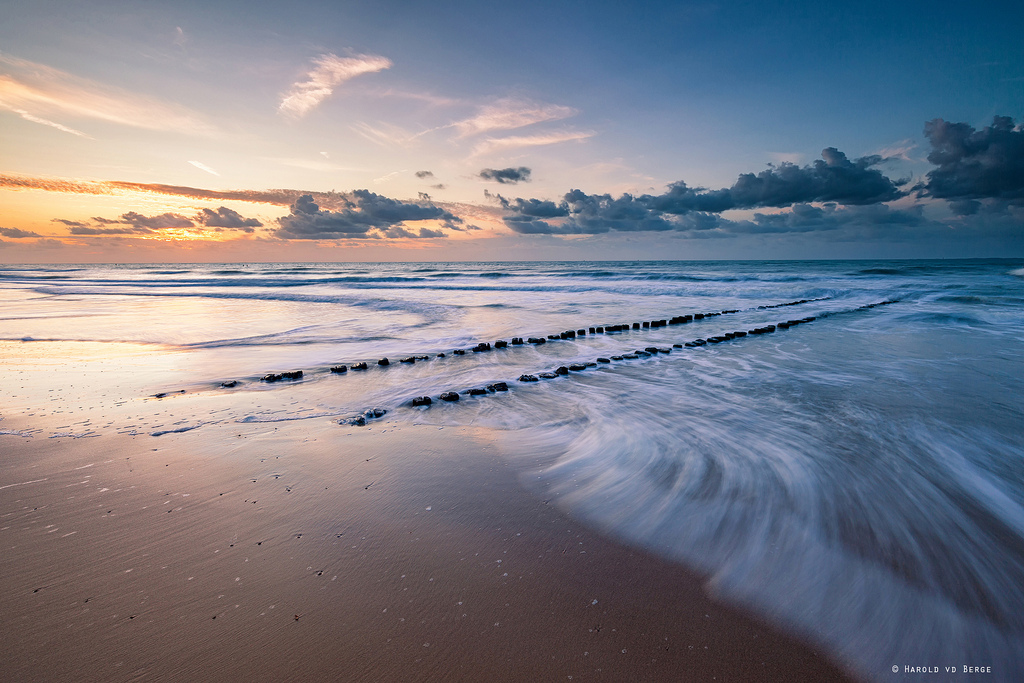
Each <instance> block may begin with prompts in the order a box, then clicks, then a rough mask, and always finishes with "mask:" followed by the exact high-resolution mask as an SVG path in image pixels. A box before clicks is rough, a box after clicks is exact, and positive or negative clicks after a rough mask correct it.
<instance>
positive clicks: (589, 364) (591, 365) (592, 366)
mask: <svg viewBox="0 0 1024 683" xmlns="http://www.w3.org/2000/svg"><path fill="white" fill-rule="evenodd" d="M583 364H584V365H586V366H587V367H588V368H596V367H597V363H595V362H594V361H592V360H588V361H586V362H584V363H583Z"/></svg>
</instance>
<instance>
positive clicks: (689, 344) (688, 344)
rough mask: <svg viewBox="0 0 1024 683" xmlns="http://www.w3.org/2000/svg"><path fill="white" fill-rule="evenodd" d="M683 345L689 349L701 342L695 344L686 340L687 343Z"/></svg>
mask: <svg viewBox="0 0 1024 683" xmlns="http://www.w3.org/2000/svg"><path fill="white" fill-rule="evenodd" d="M683 346H685V347H686V348H688V349H692V348H694V347H697V346H700V344H695V343H694V342H686V343H685V344H683Z"/></svg>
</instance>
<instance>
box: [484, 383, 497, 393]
mask: <svg viewBox="0 0 1024 683" xmlns="http://www.w3.org/2000/svg"><path fill="white" fill-rule="evenodd" d="M484 388H485V389H487V391H489V392H491V393H492V394H493V393H494V392H496V391H497V389H495V388H494V385H493V384H488V385H487V386H486V387H484Z"/></svg>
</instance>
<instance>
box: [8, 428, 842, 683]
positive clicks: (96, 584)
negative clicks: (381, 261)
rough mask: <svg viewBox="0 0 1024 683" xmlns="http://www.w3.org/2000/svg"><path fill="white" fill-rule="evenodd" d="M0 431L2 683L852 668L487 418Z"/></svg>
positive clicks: (509, 677) (716, 675)
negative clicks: (623, 524) (580, 491)
mask: <svg viewBox="0 0 1024 683" xmlns="http://www.w3.org/2000/svg"><path fill="white" fill-rule="evenodd" d="M4 426H5V428H7V429H8V430H11V431H15V429H14V428H16V427H17V425H15V424H13V421H11V420H7V421H5V424H4ZM0 439H3V441H2V447H3V448H2V453H3V456H2V460H0V544H2V553H0V577H2V582H3V590H2V592H0V620H2V623H3V624H4V631H5V635H4V638H3V645H2V646H0V678H2V679H3V680H9V681H134V680H238V681H243V680H244V681H254V680H267V681H269V680H339V681H340V680H344V681H428V680H446V681H451V680H465V681H471V680H472V681H481V680H487V681H524V680H545V681H548V680H550V681H554V680H604V681H624V680H650V681H668V680H672V681H691V680H692V681H713V680H718V681H822V680H842V679H843V674H842V673H841V672H840V670H839V669H837V668H836V667H835V666H834V665H833V664H832V663H830V662H829V661H827V660H826V659H825V658H824V657H823V656H822V655H820V654H818V653H816V652H814V651H812V650H811V649H810V648H808V647H806V646H803V645H801V644H799V643H797V642H795V641H793V640H791V639H790V638H788V637H786V636H784V635H782V634H780V633H778V632H776V631H773V630H771V629H769V628H767V627H765V626H763V625H761V624H760V623H758V622H757V621H755V620H753V619H751V618H750V617H748V616H746V615H744V614H741V613H739V612H737V611H735V610H734V609H732V608H729V607H726V606H723V605H721V604H716V603H715V602H713V601H712V600H710V599H709V598H708V597H707V596H706V594H705V592H704V590H703V588H702V581H701V578H700V577H698V576H695V575H693V574H691V573H690V572H688V571H686V570H685V569H683V568H681V567H679V566H675V565H671V564H668V563H666V562H664V561H662V560H659V559H657V558H654V557H652V556H649V555H646V554H644V553H642V552H638V551H636V550H632V549H628V548H626V547H624V546H621V545H619V544H617V543H615V542H613V541H610V540H608V539H605V538H603V537H601V536H600V535H598V534H596V533H594V532H592V531H589V530H587V529H586V528H584V527H583V526H581V525H580V524H579V523H577V522H574V521H571V520H570V519H568V518H567V517H566V516H564V515H563V514H562V513H561V512H560V511H559V510H558V509H556V507H555V505H554V504H553V503H551V502H550V501H545V500H543V499H542V497H538V496H537V495H535V494H534V493H531V492H529V491H527V490H526V489H525V488H523V486H522V485H521V483H520V480H519V476H518V473H519V470H520V466H519V465H517V464H515V463H514V462H513V463H510V460H509V454H507V453H502V452H501V451H500V450H499V448H498V446H497V445H496V443H495V441H494V439H492V438H489V435H488V433H487V432H486V431H484V430H479V429H475V428H469V427H465V428H441V429H439V428H438V427H436V426H422V425H421V426H413V425H409V424H396V423H387V422H383V423H380V424H378V425H376V426H374V427H373V428H372V429H365V428H364V429H354V428H350V427H343V426H339V425H337V424H336V423H332V422H329V421H327V420H322V419H321V420H312V421H302V422H292V423H283V424H257V425H222V426H218V427H216V428H204V429H199V430H194V431H190V432H184V433H177V434H165V435H162V436H160V437H158V438H156V437H152V436H150V435H148V434H147V435H138V436H127V435H105V436H102V437H97V438H82V439H70V438H69V439H61V438H52V439H43V438H28V437H19V436H16V435H12V434H6V435H3V436H0ZM514 460H515V457H513V461H514Z"/></svg>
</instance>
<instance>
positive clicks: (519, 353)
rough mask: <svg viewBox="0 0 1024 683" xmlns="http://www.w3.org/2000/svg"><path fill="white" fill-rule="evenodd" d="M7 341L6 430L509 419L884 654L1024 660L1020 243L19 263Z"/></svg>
mask: <svg viewBox="0 0 1024 683" xmlns="http://www.w3.org/2000/svg"><path fill="white" fill-rule="evenodd" d="M780 304H788V305H784V306H783V305H780ZM874 304H883V305H874ZM723 311H729V312H728V313H724V314H723V313H722V312H723ZM697 313H701V314H715V313H717V314H718V315H707V316H706V317H704V318H703V319H699V320H696V319H695V320H693V321H690V322H685V323H680V324H671V325H665V326H656V327H653V328H650V327H648V328H645V327H643V326H641V327H640V329H638V330H634V329H632V327H633V323H638V322H639V323H643V322H647V323H649V322H650V321H658V320H668V319H671V318H673V317H674V316H685V315H687V314H690V315H693V314H697ZM808 318H813V320H812V321H808V322H804V323H801V324H798V325H795V326H793V327H789V328H788V329H787V328H783V327H776V330H775V331H774V332H771V333H767V334H747V335H746V336H743V337H738V338H734V339H730V340H726V341H722V342H721V343H707V344H704V345H702V346H686V345H685V344H686V342H693V341H694V340H697V339H705V340H706V339H709V338H712V337H721V336H722V335H724V334H725V333H726V332H736V331H747V332H749V331H751V330H755V329H759V328H764V327H766V326H768V325H772V324H775V325H777V324H778V323H780V322H785V321H788V320H806V319H808ZM621 324H625V325H628V326H629V328H630V329H629V330H628V331H620V332H608V331H605V332H604V333H597V328H598V327H607V326H611V325H621ZM591 328H594V332H591ZM570 330H571V331H573V332H574V333H576V336H575V337H573V338H569V339H557V340H554V339H552V340H547V341H546V343H544V344H530V343H526V344H523V345H511V344H510V345H509V347H508V348H504V349H499V348H494V347H493V345H494V342H495V341H497V340H505V341H509V342H510V341H511V340H512V338H513V337H522V338H524V339H528V338H529V337H536V338H541V337H543V338H545V339H546V338H547V337H548V335H559V334H560V333H561V332H565V331H570ZM579 330H583V331H584V332H585V334H580V333H579ZM480 342H489V343H490V344H491V345H492V348H491V350H488V351H479V352H474V351H473V350H472V349H473V348H474V347H475V346H476V345H477V344H478V343H480ZM675 344H679V345H680V346H679V347H676V346H674V345H675ZM648 347H654V348H660V349H664V350H668V351H670V352H669V353H667V354H666V353H661V352H654V353H652V354H651V355H649V356H644V355H640V356H638V357H636V358H629V357H628V356H631V355H635V354H633V353H631V352H633V351H638V350H639V351H643V350H644V349H646V348H648ZM0 348H2V349H3V352H4V353H3V355H4V356H5V357H4V358H3V359H0V380H2V381H3V387H4V388H3V390H2V391H3V398H2V403H0V415H3V416H4V417H7V418H9V419H8V420H6V421H5V422H6V424H5V422H0V448H2V445H3V439H10V438H48V437H56V436H64V437H67V436H89V437H99V438H102V437H103V435H104V434H106V433H108V432H119V433H127V434H136V435H138V436H140V437H145V438H152V439H159V438H161V437H162V436H163V435H166V434H169V433H173V432H176V431H182V430H192V429H201V428H203V427H204V426H207V425H211V424H218V423H254V422H259V423H262V422H268V423H272V422H275V421H281V420H289V421H292V420H318V421H321V422H322V421H328V420H329V421H331V422H332V423H333V422H337V423H340V425H339V427H338V428H352V423H353V421H354V420H356V419H357V418H358V417H359V416H366V415H367V413H366V411H367V410H368V409H369V410H371V411H372V409H373V408H379V409H384V410H387V411H388V412H387V414H386V418H382V419H386V420H391V421H408V422H416V423H427V424H435V425H437V426H449V425H467V424H473V425H477V426H483V427H490V428H493V429H494V430H496V431H495V434H497V435H498V436H497V437H496V438H503V437H502V435H505V436H507V437H508V438H507V443H508V444H509V450H510V451H512V452H514V453H515V454H516V455H519V456H522V459H521V461H519V462H520V466H521V469H522V471H523V475H524V478H525V480H526V481H527V482H528V483H529V484H530V485H531V486H535V487H537V490H538V491H543V492H544V495H545V496H551V497H552V498H553V499H554V500H555V501H557V502H558V503H559V504H560V505H562V506H563V508H564V509H566V510H567V511H568V512H569V513H570V514H573V515H576V516H578V517H579V518H581V519H583V520H585V521H587V522H589V523H590V524H593V525H595V526H597V527H599V528H601V529H602V530H603V531H605V532H606V533H609V534H611V535H613V536H615V537H616V538H618V539H619V540H621V541H623V542H625V543H628V544H634V545H637V546H640V547H643V548H645V549H647V550H649V551H652V552H654V553H657V554H660V555H662V556H664V557H667V558H670V559H672V560H673V561H677V562H681V563H683V564H686V565H688V566H690V567H691V568H693V569H695V570H697V571H699V572H701V573H702V574H703V575H705V576H707V577H708V587H709V590H711V591H712V592H713V593H714V594H715V595H716V596H718V597H720V598H721V599H723V600H726V601H731V602H735V603H737V604H740V605H742V606H743V607H745V608H747V609H750V610H753V611H755V612H757V613H759V614H760V615H762V617H763V618H766V619H767V620H769V621H771V622H773V623H775V624H777V625H779V626H781V627H783V628H785V629H788V630H791V631H793V632H795V633H796V634H798V635H800V636H803V637H805V638H809V639H810V640H812V641H813V642H816V643H818V644H820V645H822V646H824V647H826V648H828V649H829V650H830V651H831V652H832V653H833V654H835V655H836V656H838V657H840V658H841V659H843V660H844V661H846V662H848V663H849V664H851V665H852V666H853V667H855V669H856V670H857V671H859V672H860V673H861V675H863V676H864V677H866V678H871V679H878V680H883V679H884V680H888V679H889V677H890V676H892V667H893V666H896V667H898V668H899V672H900V673H901V675H902V674H903V673H904V672H905V667H906V666H910V667H917V666H922V667H939V670H940V671H941V670H942V668H943V667H944V666H950V665H956V666H958V667H963V666H965V665H967V666H983V667H988V666H991V667H992V672H993V680H1015V679H1019V678H1021V677H1024V262H1022V261H1020V260H988V261H985V260H969V261H831V262H829V261H812V262H760V261H742V262H722V261H716V262H661V261H659V262H629V263H624V262H608V263H596V262H585V263H582V262H562V263H559V262H546V263H473V264H466V263H431V264H422V263H414V264H335V263H325V264H202V265H173V266H168V265H102V266H101V265H97V266H81V265H75V266H3V267H0ZM455 349H461V350H464V351H465V353H464V354H463V355H456V354H454V353H453V351H454V350H455ZM442 353H443V354H444V357H443V358H442V357H438V355H439V354H442ZM417 355H419V356H428V358H429V360H418V361H416V362H414V363H401V362H400V361H401V359H404V358H409V357H413V358H414V357H415V356H417ZM624 355H625V357H623V359H622V360H612V359H613V357H620V356H624ZM385 357H386V358H388V359H389V363H390V364H389V365H388V366H387V367H383V366H380V365H378V360H380V359H382V358H385ZM598 358H607V359H609V360H610V361H611V362H608V363H604V362H598V363H597V365H595V366H586V367H585V369H583V370H579V371H570V372H569V373H568V374H567V375H558V376H556V377H555V378H552V379H540V380H539V381H537V382H520V381H518V380H519V378H520V377H521V376H522V375H529V374H532V375H534V376H538V375H539V373H543V372H547V371H552V370H554V369H556V368H558V367H559V366H566V367H568V366H570V365H571V364H573V363H581V364H582V363H587V362H591V363H594V362H597V359H598ZM359 361H365V362H367V363H368V366H369V369H368V370H366V371H356V370H353V369H351V366H352V364H353V363H356V362H359ZM340 364H345V365H346V366H347V367H348V368H349V369H348V370H347V372H345V373H343V374H341V373H332V372H331V371H330V368H331V367H336V366H338V365H340ZM299 369H301V370H303V376H302V378H301V379H300V380H280V381H276V382H267V381H262V380H261V378H262V377H264V376H266V375H268V374H271V373H280V372H282V371H291V370H299ZM232 381H234V382H236V384H235V385H234V386H228V387H225V386H223V385H222V384H223V383H225V382H228V383H230V382H232ZM496 382H506V383H507V384H508V387H509V391H507V392H505V391H489V390H487V387H488V385H490V386H491V387H492V388H493V387H494V384H495V383H496ZM472 388H483V389H484V390H485V393H484V394H482V395H479V396H470V395H468V394H465V393H463V394H461V395H460V400H459V401H458V402H450V403H449V402H443V401H440V400H439V396H440V394H441V393H442V392H447V391H455V392H466V391H467V390H468V389H472ZM178 392H184V393H178ZM157 396H160V398H156V397H157ZM419 396H430V397H432V404H431V405H430V406H429V407H418V408H413V407H410V406H409V402H410V401H411V399H413V398H415V397H419ZM229 397H230V399H231V400H230V401H229V400H227V399H228V398H229ZM372 415H373V413H372V412H371V413H369V416H370V419H369V422H368V425H367V426H366V427H365V428H373V425H374V424H375V419H374V418H372ZM65 416H66V424H65V423H64V422H63V421H61V420H58V422H61V423H60V424H56V423H55V422H53V418H55V417H58V418H64V417H65ZM364 419H366V418H365V417H364ZM37 423H38V425H39V426H38V427H36V426H34V425H36V424H37ZM12 424H16V426H17V429H13V428H6V429H5V427H7V426H8V425H12ZM341 425H344V427H342V426H341ZM441 433H442V434H443V432H441ZM514 462H515V461H514Z"/></svg>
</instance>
